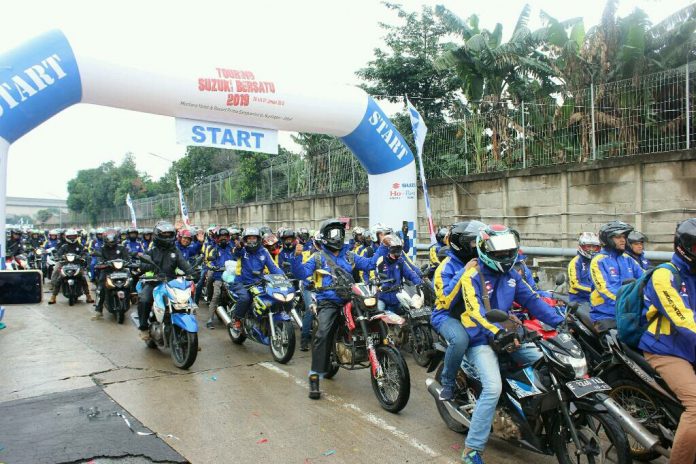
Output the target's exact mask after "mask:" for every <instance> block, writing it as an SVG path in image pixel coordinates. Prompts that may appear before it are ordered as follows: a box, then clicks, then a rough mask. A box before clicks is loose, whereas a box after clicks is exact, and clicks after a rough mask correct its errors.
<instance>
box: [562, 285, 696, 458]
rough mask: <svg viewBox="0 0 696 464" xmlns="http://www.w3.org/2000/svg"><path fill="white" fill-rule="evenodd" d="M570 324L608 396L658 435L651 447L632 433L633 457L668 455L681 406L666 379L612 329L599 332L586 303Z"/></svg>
mask: <svg viewBox="0 0 696 464" xmlns="http://www.w3.org/2000/svg"><path fill="white" fill-rule="evenodd" d="M555 296H556V297H557V298H564V296H563V295H555ZM569 327H570V331H571V333H572V334H573V336H574V337H575V339H576V340H577V341H578V343H580V346H581V347H582V349H583V350H584V351H585V353H587V359H588V364H589V369H590V372H591V374H592V375H593V376H597V377H599V378H601V379H602V380H604V381H605V382H606V383H607V384H608V385H609V386H610V387H611V388H612V390H611V392H610V393H609V396H610V397H612V398H613V399H614V400H615V401H616V402H617V403H618V404H619V405H621V407H622V408H624V409H625V410H626V411H628V412H629V413H630V414H631V415H632V416H633V417H635V418H637V420H638V421H639V422H640V423H641V424H642V425H643V426H645V428H647V429H648V430H649V431H650V432H651V433H653V434H655V435H657V436H658V437H659V439H660V446H659V447H656V448H652V449H651V448H649V447H646V446H644V445H642V444H641V443H640V442H638V441H636V440H635V439H633V438H632V437H631V439H630V440H629V445H630V447H631V455H632V456H633V458H634V459H636V460H638V461H651V460H653V459H656V458H657V457H659V456H660V455H664V456H667V457H669V453H668V452H667V451H665V449H666V448H669V447H671V445H672V442H673V441H674V433H675V431H676V429H677V426H678V425H679V418H680V417H681V413H682V412H683V411H684V408H683V406H682V404H681V402H680V401H679V400H678V399H677V397H676V395H675V394H674V393H673V392H672V390H670V388H669V386H668V385H667V383H666V382H665V381H664V380H663V379H662V377H660V375H659V374H658V373H657V371H655V369H653V367H652V366H651V365H650V364H648V362H647V361H646V360H645V358H644V357H643V354H642V353H640V352H638V351H636V350H634V349H632V348H630V347H629V346H628V345H626V344H625V343H623V342H621V341H620V340H619V339H618V334H617V331H616V330H615V329H610V330H608V331H605V332H599V331H598V330H597V329H596V328H595V326H594V324H593V323H592V320H591V318H590V312H589V309H588V308H587V307H581V308H580V309H579V310H578V311H577V312H576V313H575V314H573V315H572V316H571V317H570V319H569Z"/></svg>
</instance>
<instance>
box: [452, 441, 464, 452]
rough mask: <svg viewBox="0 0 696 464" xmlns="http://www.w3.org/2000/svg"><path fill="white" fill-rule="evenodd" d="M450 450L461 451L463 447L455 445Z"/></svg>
mask: <svg viewBox="0 0 696 464" xmlns="http://www.w3.org/2000/svg"><path fill="white" fill-rule="evenodd" d="M450 448H452V449H453V450H455V451H459V450H460V449H462V445H460V444H459V443H455V444H454V445H452V446H450Z"/></svg>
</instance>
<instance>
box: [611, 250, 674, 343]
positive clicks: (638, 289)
mask: <svg viewBox="0 0 696 464" xmlns="http://www.w3.org/2000/svg"><path fill="white" fill-rule="evenodd" d="M658 269H669V270H670V271H671V272H672V274H673V275H674V279H675V281H676V282H677V286H681V277H679V273H678V272H677V269H676V268H675V267H674V265H672V264H671V263H665V264H660V265H659V266H657V267H655V268H653V269H651V270H649V271H647V272H645V273H644V274H643V275H642V276H640V278H639V279H637V280H634V281H633V282H630V283H628V284H626V285H623V286H622V287H621V288H620V289H619V291H618V292H617V293H616V329H617V331H618V333H619V340H621V341H622V342H624V343H625V344H626V345H628V346H630V347H631V348H638V344H639V343H640V338H641V337H642V336H643V333H644V332H645V331H646V330H647V329H648V326H649V325H650V324H652V323H653V322H654V321H655V319H657V318H658V317H660V313H659V312H658V313H656V314H655V315H653V316H652V317H651V318H650V319H649V320H645V319H644V318H643V302H644V291H645V286H646V285H647V284H648V282H649V281H650V278H651V277H652V275H653V272H655V271H656V270H658ZM657 336H658V337H659V336H660V334H659V333H658V334H657Z"/></svg>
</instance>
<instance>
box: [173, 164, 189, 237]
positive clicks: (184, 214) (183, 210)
mask: <svg viewBox="0 0 696 464" xmlns="http://www.w3.org/2000/svg"><path fill="white" fill-rule="evenodd" d="M176 188H177V189H178V190H179V207H180V208H181V220H182V221H184V224H186V225H187V226H190V225H191V221H190V220H189V215H188V208H187V207H186V201H184V191H183V190H182V189H181V183H180V182H179V174H177V175H176Z"/></svg>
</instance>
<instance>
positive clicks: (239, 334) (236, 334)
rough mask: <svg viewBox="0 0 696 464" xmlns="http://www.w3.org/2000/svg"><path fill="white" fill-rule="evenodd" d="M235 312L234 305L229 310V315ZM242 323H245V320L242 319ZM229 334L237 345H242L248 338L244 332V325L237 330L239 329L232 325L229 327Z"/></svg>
mask: <svg viewBox="0 0 696 464" xmlns="http://www.w3.org/2000/svg"><path fill="white" fill-rule="evenodd" d="M233 314H234V306H233V307H232V309H228V310H227V315H228V316H230V317H232V315H233ZM242 325H244V321H242ZM227 335H229V336H230V340H232V343H234V344H235V345H241V344H242V343H244V341H245V340H246V334H245V333H244V327H242V329H241V330H237V329H234V328H232V327H228V328H227Z"/></svg>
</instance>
